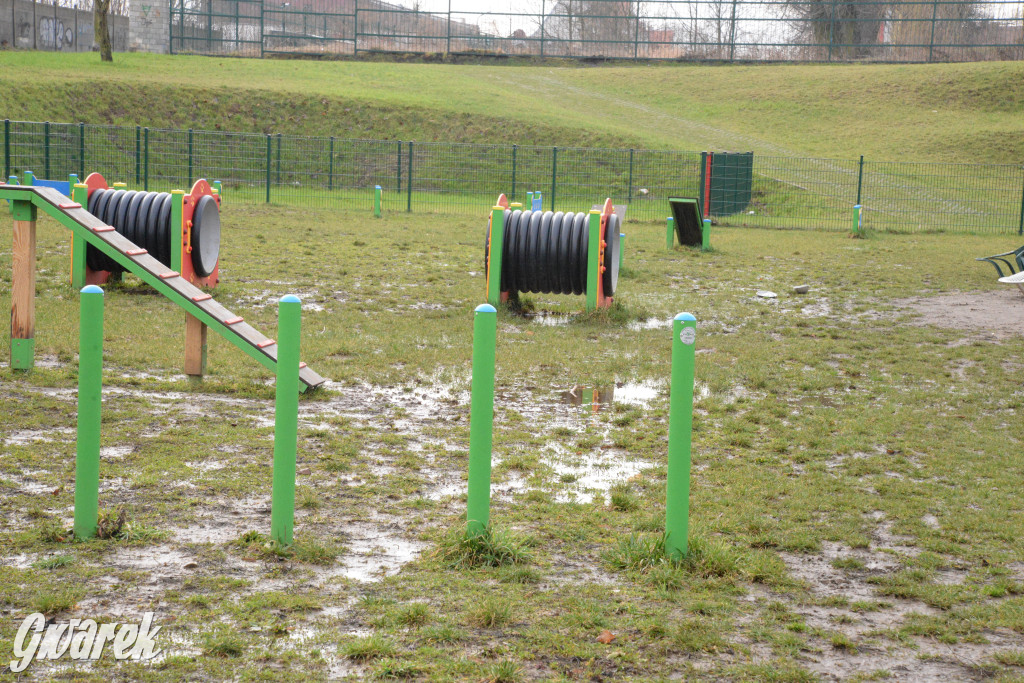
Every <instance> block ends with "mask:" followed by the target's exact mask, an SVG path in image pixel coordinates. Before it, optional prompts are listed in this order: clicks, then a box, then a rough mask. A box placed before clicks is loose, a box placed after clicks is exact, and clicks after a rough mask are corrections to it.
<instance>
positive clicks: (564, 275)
mask: <svg viewBox="0 0 1024 683" xmlns="http://www.w3.org/2000/svg"><path fill="white" fill-rule="evenodd" d="M498 225H502V226H503V229H501V230H498V229H495V226H498ZM619 226H620V221H619V218H618V216H616V215H615V213H614V211H613V206H612V200H611V199H606V200H605V202H604V204H603V209H602V210H601V211H593V210H592V211H590V212H589V214H588V213H585V212H579V213H572V212H568V213H563V212H561V211H559V212H557V213H554V212H551V211H543V212H542V211H521V210H519V209H517V208H515V205H512V206H509V203H508V199H507V198H506V197H505V195H501V196H500V197H499V198H498V202H497V203H496V205H495V207H494V208H493V209H492V211H491V220H490V222H489V223H488V226H487V235H486V240H485V268H486V274H487V301H488V303H490V304H491V305H497V304H498V303H499V302H502V301H508V300H509V299H510V298H511V299H515V298H516V297H517V296H518V294H519V292H535V293H549V294H585V295H586V297H587V304H586V306H587V310H588V311H592V310H594V309H595V308H607V307H609V306H611V304H612V297H613V295H614V294H615V288H616V285H617V283H618V277H619V257H620V249H619V239H618V238H619V235H620V234H621V233H620V232H619Z"/></svg>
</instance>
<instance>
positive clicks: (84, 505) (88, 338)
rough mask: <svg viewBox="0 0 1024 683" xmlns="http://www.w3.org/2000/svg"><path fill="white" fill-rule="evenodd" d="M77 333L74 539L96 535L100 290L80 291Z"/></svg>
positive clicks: (100, 388) (100, 387)
mask: <svg viewBox="0 0 1024 683" xmlns="http://www.w3.org/2000/svg"><path fill="white" fill-rule="evenodd" d="M79 310H80V315H79V321H78V325H79V332H78V437H77V443H76V450H75V536H77V537H78V538H80V539H86V538H92V537H93V536H95V535H96V521H97V516H98V514H99V490H100V410H101V402H102V398H103V290H102V289H100V288H99V287H97V286H96V285H88V286H86V287H83V288H82V295H81V301H80V309H79Z"/></svg>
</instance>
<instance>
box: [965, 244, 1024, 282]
mask: <svg viewBox="0 0 1024 683" xmlns="http://www.w3.org/2000/svg"><path fill="white" fill-rule="evenodd" d="M974 260H975V261H986V262H988V263H991V264H992V267H993V268H995V269H996V272H997V273H999V277H1000V278H1003V277H1005V276H1004V275H1003V269H1002V267H1000V265H999V264H1000V263H1002V264H1003V265H1004V266H1006V276H1010V275H1013V274H1015V273H1020V272H1024V247H1017V248H1016V249H1014V250H1013V251H1004V252H1003V253H1002V254H993V255H992V256H982V257H980V258H976V259H974ZM1000 282H1002V279H1000Z"/></svg>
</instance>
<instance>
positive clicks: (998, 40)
mask: <svg viewBox="0 0 1024 683" xmlns="http://www.w3.org/2000/svg"><path fill="white" fill-rule="evenodd" d="M170 15H171V16H170V19H171V20H170V23H169V30H170V36H169V37H170V49H171V51H172V52H173V53H198V54H209V55H239V56H247V57H262V56H264V55H267V54H281V53H285V54H302V55H356V54H359V53H361V52H363V53H365V52H395V53H418V54H441V53H443V54H465V55H480V54H486V55H498V56H531V57H571V58H612V59H643V60H650V59H678V60H687V61H829V62H862V61H877V62H956V61H978V60H993V59H1022V58H1024V20H1022V18H1021V5H1020V1H1019V0H992V1H991V2H984V3H980V2H965V1H964V0H900V1H898V2H896V1H891V2H885V1H880V0H827V1H825V0H693V1H690V2H679V1H677V0H647V1H646V2H621V1H619V0H491V1H490V2H487V3H481V2H478V1H477V0H416V1H415V2H411V1H406V2H395V1H394V0H392V1H390V2H385V1H383V0H330V2H328V0H301V1H300V2H295V1H294V0H290V1H281V0H171V2H170Z"/></svg>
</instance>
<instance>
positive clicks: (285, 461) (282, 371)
mask: <svg viewBox="0 0 1024 683" xmlns="http://www.w3.org/2000/svg"><path fill="white" fill-rule="evenodd" d="M301 324H302V303H301V302H300V301H299V298H298V297H296V296H292V295H291V294H289V295H287V296H283V297H281V301H280V303H279V304H278V323H277V386H276V388H275V391H274V396H275V398H274V483H273V490H272V493H271V496H270V538H271V540H272V541H273V542H274V543H276V544H277V545H278V546H279V547H282V548H287V547H288V546H290V545H291V544H292V531H293V529H294V527H295V454H296V450H297V449H298V433H299V362H300V361H299V340H300V333H299V330H300V327H301Z"/></svg>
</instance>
